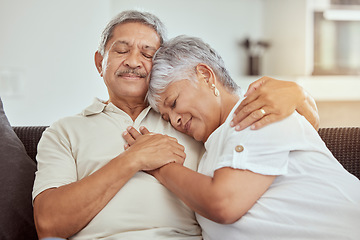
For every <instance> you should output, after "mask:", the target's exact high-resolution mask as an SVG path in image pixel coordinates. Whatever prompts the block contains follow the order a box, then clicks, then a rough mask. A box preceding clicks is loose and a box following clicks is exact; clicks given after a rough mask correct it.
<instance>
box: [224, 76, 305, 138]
mask: <svg viewBox="0 0 360 240" xmlns="http://www.w3.org/2000/svg"><path fill="white" fill-rule="evenodd" d="M245 96H246V98H245V99H244V101H242V103H241V104H240V105H239V107H238V108H237V109H236V110H235V112H234V114H235V116H234V118H233V120H232V122H231V126H235V129H236V130H237V131H240V130H243V129H245V128H247V127H248V126H250V125H251V129H259V128H262V127H264V126H266V125H268V124H270V123H273V122H276V121H280V120H282V119H284V118H285V117H287V116H289V115H291V114H292V113H293V112H294V111H295V109H296V108H297V106H299V105H301V104H302V103H303V102H304V101H305V96H304V92H303V89H302V88H301V87H300V86H299V85H298V84H296V83H295V82H289V81H280V80H276V79H273V78H270V77H262V78H260V79H259V80H257V81H255V82H253V83H252V84H250V86H249V88H248V90H247V92H246V94H245Z"/></svg>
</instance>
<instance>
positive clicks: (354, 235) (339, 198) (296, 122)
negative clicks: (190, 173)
mask: <svg viewBox="0 0 360 240" xmlns="http://www.w3.org/2000/svg"><path fill="white" fill-rule="evenodd" d="M240 102H241V101H239V103H240ZM239 103H238V104H239ZM238 104H237V105H238ZM237 105H236V106H235V107H234V109H235V108H236V107H237ZM234 109H233V111H234ZM229 116H232V114H230V115H229ZM230 120H231V119H230V118H228V119H227V120H226V122H225V123H224V124H223V125H221V126H220V127H219V128H218V129H216V131H214V132H213V133H212V134H211V135H210V137H209V138H208V140H207V142H206V143H205V148H206V152H205V154H204V156H203V158H202V159H201V161H200V164H199V168H198V172H200V173H203V174H205V175H208V176H213V174H214V171H215V170H216V169H219V168H222V167H232V168H234V169H247V170H250V171H253V172H255V173H260V174H264V175H279V176H278V177H276V179H275V181H274V182H273V184H272V185H271V186H270V188H269V189H268V190H267V191H266V192H265V193H264V195H263V196H262V197H261V198H260V199H259V200H258V201H257V202H256V203H255V205H254V206H253V207H252V208H251V209H250V210H249V211H248V212H247V213H246V214H245V215H244V216H243V217H242V218H241V219H239V220H238V221H237V222H235V223H234V224H228V225H223V224H217V223H215V222H212V221H210V220H208V219H206V218H204V217H202V216H200V215H198V214H197V215H196V216H197V219H198V222H199V224H200V226H201V227H202V230H203V237H204V239H205V240H209V239H211V240H218V239H226V240H228V239H251V240H254V239H277V240H278V239H284V240H285V239H286V240H288V239H326V240H329V239H334V240H335V239H336V240H338V239H354V240H355V239H360V227H359V226H360V225H359V220H360V181H359V180H358V179H357V178H356V177H355V176H353V175H351V174H350V173H348V172H347V171H346V170H345V169H344V168H343V167H342V166H341V165H340V163H339V162H338V161H337V160H336V159H335V158H334V157H333V155H332V154H331V152H330V151H329V150H328V149H327V148H326V146H325V144H324V142H323V141H322V140H321V138H320V137H319V135H318V133H317V132H316V131H315V130H314V128H313V127H312V126H311V125H310V124H309V123H308V122H307V121H306V119H305V118H304V117H302V116H300V115H299V114H297V113H294V114H292V115H291V116H290V117H288V118H286V119H285V120H282V121H280V122H277V123H274V124H271V125H269V126H266V127H264V128H262V129H259V130H250V129H249V128H247V129H245V130H243V131H241V132H236V131H235V130H234V129H233V128H230V126H229V122H230ZM239 145H241V146H242V147H243V151H241V150H240V151H239V148H237V149H236V147H237V146H239ZM236 150H238V151H236ZM235 184H236V183H234V185H235Z"/></svg>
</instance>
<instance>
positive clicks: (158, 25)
mask: <svg viewBox="0 0 360 240" xmlns="http://www.w3.org/2000/svg"><path fill="white" fill-rule="evenodd" d="M128 22H139V23H143V24H145V25H147V26H149V27H152V28H153V29H154V30H155V31H156V33H157V34H158V35H159V37H160V44H163V43H164V42H165V41H166V28H165V26H164V24H163V23H162V22H161V21H160V19H159V18H158V17H156V16H155V15H153V14H151V13H148V12H140V11H136V10H129V11H123V12H121V13H119V14H118V15H116V16H115V17H114V18H113V19H112V20H111V21H110V22H109V23H108V24H107V25H106V27H105V29H104V31H103V32H102V34H101V40H100V44H99V48H98V52H99V53H100V54H101V55H102V56H104V54H105V47H106V44H107V42H108V41H109V39H110V38H111V37H112V34H113V31H114V28H115V27H116V26H117V25H119V24H122V23H128Z"/></svg>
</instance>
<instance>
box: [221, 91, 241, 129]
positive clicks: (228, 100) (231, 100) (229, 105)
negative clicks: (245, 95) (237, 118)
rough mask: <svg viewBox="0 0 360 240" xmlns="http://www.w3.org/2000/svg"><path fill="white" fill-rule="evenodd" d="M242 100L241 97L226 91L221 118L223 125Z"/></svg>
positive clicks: (222, 102)
mask: <svg viewBox="0 0 360 240" xmlns="http://www.w3.org/2000/svg"><path fill="white" fill-rule="evenodd" d="M239 100H240V96H239V95H237V94H236V93H229V92H228V91H225V92H223V93H222V97H221V116H220V121H221V124H223V123H224V122H225V121H226V119H227V117H228V116H229V114H230V112H231V110H232V109H233V108H234V106H235V105H236V103H237V102H238V101H239Z"/></svg>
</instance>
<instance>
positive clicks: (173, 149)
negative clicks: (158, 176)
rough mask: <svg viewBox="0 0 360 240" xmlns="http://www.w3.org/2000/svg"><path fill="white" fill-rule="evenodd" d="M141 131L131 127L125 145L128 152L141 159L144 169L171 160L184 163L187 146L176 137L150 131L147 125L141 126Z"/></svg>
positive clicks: (160, 165)
mask: <svg viewBox="0 0 360 240" xmlns="http://www.w3.org/2000/svg"><path fill="white" fill-rule="evenodd" d="M140 131H141V133H139V132H138V131H137V130H136V129H135V128H133V127H129V128H128V129H127V131H126V132H124V134H123V137H124V139H125V141H126V142H127V143H128V144H126V145H125V146H124V147H125V149H126V152H128V153H129V154H134V155H135V156H136V157H135V158H134V159H137V160H139V161H140V164H142V166H143V167H142V170H144V171H149V170H154V169H157V168H159V167H162V166H164V165H166V164H168V163H171V162H176V163H180V164H183V163H184V161H185V157H186V154H185V152H184V150H185V148H184V146H182V145H181V144H179V143H178V141H177V139H176V138H173V137H169V136H167V135H163V134H155V133H150V132H149V130H147V129H146V128H145V127H141V128H140Z"/></svg>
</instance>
